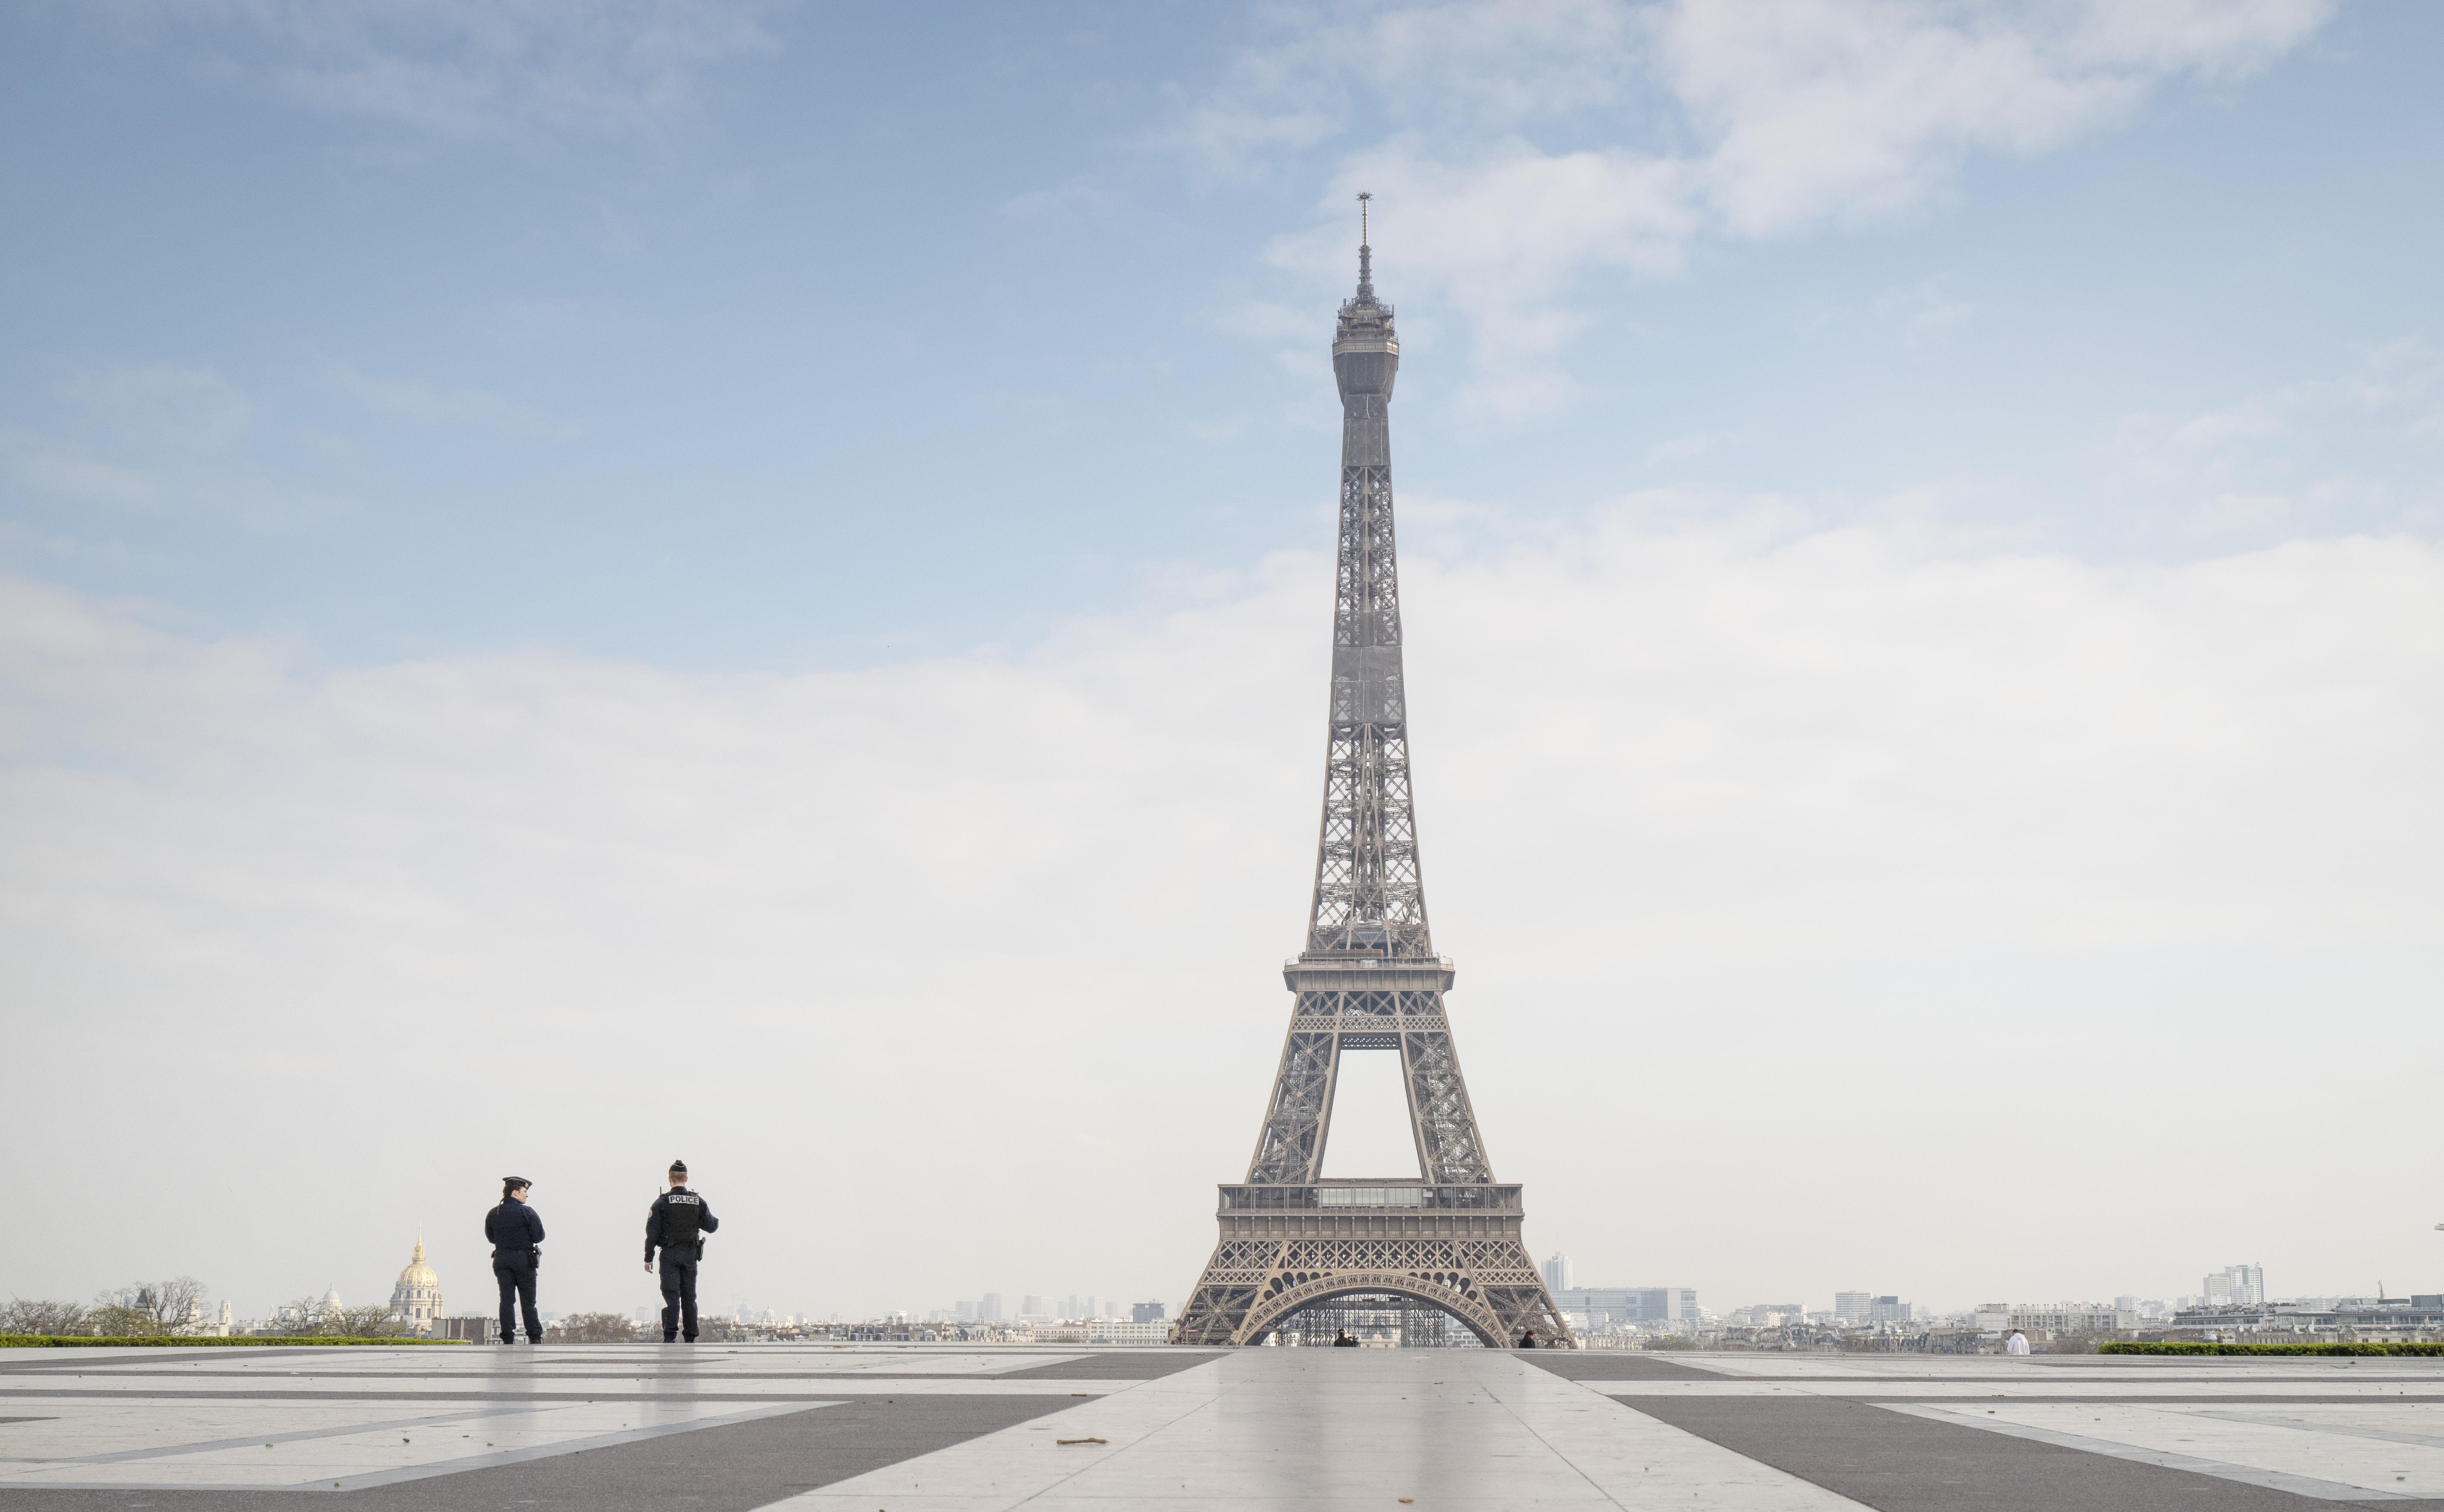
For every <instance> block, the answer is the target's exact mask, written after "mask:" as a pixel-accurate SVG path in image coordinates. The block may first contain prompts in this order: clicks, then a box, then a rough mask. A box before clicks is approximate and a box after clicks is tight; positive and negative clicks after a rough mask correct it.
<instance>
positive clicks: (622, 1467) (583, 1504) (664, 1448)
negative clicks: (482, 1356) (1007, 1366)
mask: <svg viewBox="0 0 2444 1512" xmlns="http://www.w3.org/2000/svg"><path fill="white" fill-rule="evenodd" d="M597 1400H601V1398H597ZM1075 1405H1076V1404H1075V1403H1074V1402H1072V1401H1071V1400H1070V1399H1069V1398H1067V1397H1065V1396H934V1397H915V1396H907V1397H901V1398H900V1399H899V1400H898V1401H897V1402H893V1403H888V1404H886V1403H883V1402H880V1401H871V1402H847V1403H842V1405H840V1406H837V1407H825V1408H822V1409H820V1410H812V1411H804V1412H789V1413H785V1414H782V1415H780V1416H777V1417H767V1418H760V1419H757V1420H756V1421H754V1422H750V1423H731V1424H725V1425H723V1426H721V1427H718V1428H708V1429H697V1430H695V1431H694V1432H689V1433H678V1434H673V1435H670V1436H668V1437H664V1438H657V1439H648V1440H645V1441H642V1442H639V1443H633V1444H614V1445H609V1446H606V1447H602V1448H596V1449H586V1450H583V1451H582V1452H579V1453H572V1454H560V1455H554V1456H552V1457H550V1458H548V1459H539V1460H529V1461H527V1462H525V1463H523V1464H518V1465H503V1466H492V1467H491V1468H487V1469H477V1470H467V1471H464V1472H461V1473H458V1474H454V1475H440V1476H434V1477H431V1478H428V1479H424V1480H417V1481H402V1482H399V1483H398V1484H392V1485H380V1486H373V1487H369V1488H367V1489H364V1490H361V1491H349V1492H344V1493H341V1494H342V1496H343V1498H344V1501H343V1502H342V1503H337V1504H341V1505H344V1506H347V1507H351V1508H366V1509H371V1512H445V1509H447V1512H456V1509H475V1508H494V1507H515V1508H518V1509H519V1512H668V1509H670V1508H673V1507H685V1508H687V1509H688V1512H749V1509H750V1508H754V1507H759V1506H764V1505H767V1504H768V1503H773V1502H777V1501H780V1500H781V1499H782V1498H784V1497H788V1496H794V1495H796V1494H797V1493H799V1492H800V1491H807V1490H812V1489H814V1488H815V1487H817V1486H822V1485H830V1484H833V1483H835V1482H838V1481H845V1480H847V1479H849V1478H850V1477H851V1476H857V1475H863V1474H865V1473H866V1472H867V1471H869V1470H878V1469H880V1468H882V1467H883V1466H887V1465H897V1464H898V1463H899V1462H900V1461H902V1460H907V1459H913V1458H915V1457H916V1456H917V1455H920V1454H931V1453H932V1452H934V1451H935V1449H944V1448H949V1447H951V1446H953V1445H954V1444H961V1443H965V1442H966V1441H967V1440H969V1439H972V1438H977V1437H980V1436H982V1435H984V1434H987V1433H992V1432H997V1431H999V1430H1000V1429H1005V1428H1009V1427H1011V1426H1012V1425H1014V1424H1018V1423H1024V1422H1027V1421H1028V1420H1029V1419H1031V1418H1035V1417H1039V1416H1042V1415H1043V1414H1045V1413H1046V1412H1052V1411H1060V1410H1061V1409H1063V1408H1066V1407H1072V1406H1075ZM275 1496H276V1494H274V1495H268V1494H267V1493H265V1492H262V1491H176V1490H154V1489H146V1490H142V1491H75V1490H18V1489H7V1490H0V1508H5V1509H9V1512H18V1509H23V1512H105V1509H109V1512H117V1509H119V1508H124V1507H130V1506H135V1505H139V1504H144V1505H150V1506H153V1507H155V1508H158V1509H160V1512H261V1509H262V1508H263V1507H264V1506H265V1505H266V1504H267V1503H269V1502H271V1501H273V1500H275Z"/></svg>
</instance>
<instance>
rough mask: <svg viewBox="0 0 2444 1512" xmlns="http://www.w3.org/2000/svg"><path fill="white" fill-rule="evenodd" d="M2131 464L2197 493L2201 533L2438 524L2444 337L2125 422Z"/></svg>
mask: <svg viewBox="0 0 2444 1512" xmlns="http://www.w3.org/2000/svg"><path fill="white" fill-rule="evenodd" d="M2439 441H2444V343H2439V342H2438V341H2437V340H2436V338H2435V336H2434V335H2432V334H2421V335H2416V336H2411V337H2404V338H2400V339H2398V340H2395V341H2386V342H2383V343H2380V344H2379V345H2376V346H2373V347H2370V348H2369V349H2367V350H2366V351H2364V352H2362V353H2361V355H2360V358H2359V360H2358V361H2357V362H2355V363H2353V364H2352V365H2351V366H2350V367H2349V368H2347V369H2346V370H2344V371H2342V372H2341V373H2339V374H2334V375H2330V376H2327V377H2324V378H2310V379H2307V380H2305V381H2303V382H2297V383H2287V384H2284V385H2282V386H2281V387H2278V388H2274V389H2269V390H2266V391H2263V392H2259V393H2244V394H2240V395H2236V396H2232V397H2231V399H2229V400H2228V401H2226V402H2224V403H2222V404H2220V405H2217V406H2216V407H2214V408H2213V409H2208V410H2201V411H2197V412H2194V413H2191V414H2186V415H2179V414H2176V415H2133V416H2131V417H2130V418H2129V420H2128V421H2127V423H2126V425H2125V428H2124V449H2125V452H2126V454H2127V456H2128V459H2129V463H2130V470H2131V471H2132V472H2133V473H2134V474H2135V475H2137V476H2138V477H2140V478H2142V479H2144V480H2145V483H2146V486H2147V487H2148V488H2149V489H2152V490H2154V491H2155V492H2156V493H2157V495H2158V496H2160V497H2166V498H2182V497H2185V496H2186V497H2187V498H2189V499H2190V500H2192V501H2194V504H2193V505H2192V507H2191V519H2190V523H2191V525H2192V526H2193V527H2194V529H2196V530H2198V531H2199V532H2201V533H2204V534H2208V535H2230V534H2232V533H2235V532H2250V533H2258V532H2262V531H2263V530H2265V529H2267V528H2268V527H2279V528H2283V529H2286V530H2317V531H2331V530H2334V529H2338V528H2340V529H2368V528H2387V529H2404V528H2407V529H2422V530H2423V529H2430V528H2433V527H2434V526H2435V525H2436V524H2437V523H2438V522H2439V521H2444V473H2439V471H2438V469H2437V465H2436V464H2437V443H2438V442H2439Z"/></svg>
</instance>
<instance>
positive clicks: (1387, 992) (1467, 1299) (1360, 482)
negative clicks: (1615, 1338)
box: [1172, 194, 1571, 1346]
mask: <svg viewBox="0 0 2444 1512" xmlns="http://www.w3.org/2000/svg"><path fill="white" fill-rule="evenodd" d="M1358 197H1359V201H1360V209H1359V215H1360V220H1359V226H1360V230H1359V243H1358V292H1357V293H1356V294H1355V295H1354V296H1352V297H1351V298H1349V299H1347V300H1345V301H1343V302H1342V305H1341V314H1340V319H1339V321H1338V323H1337V324H1336V325H1335V328H1334V331H1333V340H1332V371H1333V377H1334V378H1335V379H1336V380H1337V381H1338V382H1339V384H1340V388H1341V416H1342V420H1341V508H1340V528H1339V537H1340V539H1339V546H1338V562H1337V568H1336V572H1335V580H1334V589H1333V611H1332V693H1331V706H1330V712H1329V716H1328V719H1327V721H1326V729H1327V733H1326V737H1325V745H1324V819H1323V823H1322V826H1321V832H1320V834H1319V835H1318V838H1317V842H1316V861H1315V893H1314V897H1313V901H1312V903H1311V905H1310V906H1309V910H1308V915H1307V931H1306V948H1305V950H1302V951H1300V952H1299V955H1298V958H1297V959H1296V960H1294V961H1291V962H1290V963H1288V965H1287V966H1286V967H1285V968H1283V973H1282V974H1283V979H1284V982H1285V984H1286V985H1287V986H1288V987H1289V989H1290V991H1291V992H1292V993H1293V994H1294V995H1295V999H1296V1001H1295V1005H1294V1006H1293V1007H1292V1009H1291V1015H1290V1026H1289V1033H1288V1035H1287V1038H1286V1040H1285V1041H1284V1042H1283V1046H1282V1060H1281V1069H1280V1070H1279V1072H1278V1073H1276V1075H1275V1077H1274V1079H1273V1093H1272V1097H1271V1100H1270V1101H1269V1102H1268V1105H1267V1107H1266V1112H1265V1120H1264V1126H1263V1128H1262V1129H1261V1131H1260V1132H1259V1133H1258V1134H1257V1136H1256V1152H1255V1155H1254V1157H1253V1158H1252V1159H1251V1160H1250V1162H1249V1165H1248V1177H1247V1180H1246V1181H1245V1182H1244V1183H1242V1184H1240V1185H1237V1186H1226V1187H1224V1188H1222V1189H1221V1206H1220V1211H1219V1215H1218V1216H1219V1220H1220V1224H1221V1238H1220V1241H1219V1243H1218V1244H1216V1245H1215V1246H1214V1250H1213V1259H1212V1260H1210V1261H1208V1262H1207V1263H1206V1267H1205V1274H1204V1277H1203V1278H1202V1279H1201V1280H1200V1281H1199V1282H1197V1285H1196V1290H1195V1292H1194V1295H1192V1296H1191V1298H1190V1299H1189V1301H1188V1305H1187V1306H1186V1307H1185V1308H1184V1309H1182V1310H1181V1313H1180V1318H1179V1324H1178V1326H1177V1327H1176V1329H1174V1330H1173V1332H1172V1341H1173V1342H1175V1343H1181V1344H1257V1343H1262V1342H1264V1340H1265V1339H1266V1337H1268V1336H1269V1335H1271V1334H1272V1333H1273V1332H1274V1331H1275V1330H1276V1329H1278V1328H1280V1327H1281V1326H1282V1324H1283V1322H1284V1321H1285V1320H1286V1319H1287V1318H1290V1317H1291V1315H1293V1314H1295V1313H1298V1312H1300V1311H1301V1310H1303V1309H1305V1308H1308V1307H1313V1306H1316V1305H1318V1304H1320V1303H1324V1302H1327V1301H1330V1300H1334V1299H1336V1298H1342V1297H1350V1296H1361V1295H1362V1296H1391V1297H1401V1298H1407V1299H1410V1300H1414V1301H1418V1302H1423V1303H1425V1304H1427V1305H1429V1306H1432V1307H1435V1308H1438V1309H1440V1310H1442V1311H1443V1312H1445V1313H1448V1314H1450V1315H1451V1316H1452V1317H1453V1318H1456V1319H1458V1320H1459V1321H1460V1322H1461V1323H1462V1324H1464V1325H1465V1326H1466V1327H1467V1328H1468V1329H1469V1331H1470V1332H1472V1333H1473V1334H1474V1335H1475V1336H1476V1337H1478V1338H1479V1339H1481V1340H1483V1341H1484V1342H1485V1343H1487V1344H1490V1345H1495V1346H1502V1345H1508V1344H1515V1343H1517V1342H1518V1341H1519V1339H1520V1337H1521V1336H1522V1335H1523V1334H1525V1333H1531V1332H1532V1333H1533V1334H1534V1335H1535V1337H1536V1342H1538V1343H1539V1344H1546V1345H1551V1344H1567V1343H1569V1342H1571V1339H1570V1335H1569V1331H1568V1329H1567V1328H1566V1327H1565V1325H1564V1324H1563V1322H1562V1319H1561V1316H1560V1314H1559V1313H1557V1312H1556V1311H1555V1309H1554V1307H1553V1300H1552V1298H1551V1297H1550V1296H1549V1295H1547V1294H1546V1290H1545V1282H1544V1278H1543V1277H1542V1276H1541V1275H1540V1274H1539V1273H1538V1272H1537V1269H1536V1265H1535V1263H1534V1262H1533V1261H1532V1260H1530V1259H1529V1258H1528V1250H1527V1247H1526V1245H1525V1244H1524V1243H1523V1241H1522V1239H1521V1237H1520V1225H1521V1223H1522V1221H1523V1218H1524V1216H1525V1214H1524V1209H1523V1208H1522V1205H1521V1202H1520V1193H1519V1189H1518V1188H1517V1187H1515V1186H1510V1187H1506V1186H1500V1185H1497V1184H1496V1183H1495V1182H1494V1179H1493V1168H1492V1166H1491V1164H1490V1161H1489V1160H1488V1159H1487V1156H1486V1153H1485V1141H1484V1139H1483V1137H1482V1136H1481V1135H1480V1134H1478V1132H1477V1126H1476V1114H1475V1111H1474V1110H1473V1109H1472V1107H1471V1106H1470V1103H1469V1097H1468V1083H1467V1082H1466V1081H1465V1080H1464V1079H1462V1078H1461V1076H1460V1069H1459V1057H1458V1054H1457V1052H1456V1051H1455V1050H1454V1049H1453V1043H1452V1032H1451V1024H1450V1021H1449V1020H1448V1019H1447V1018H1446V1017H1445V1014H1444V1011H1443V994H1444V993H1446V992H1448V991H1450V990H1451V986H1452V980H1453V969H1452V964H1451V963H1450V962H1449V961H1447V960H1444V959H1443V958H1442V957H1440V956H1437V955H1436V954H1435V946H1434V935H1433V932H1432V931H1430V930H1429V929H1428V927H1427V923H1426V894H1425V879H1424V873H1423V870H1422V868H1421V866H1420V864H1419V862H1418V857H1417V826H1416V811H1415V808H1414V806H1413V800H1412V795H1411V790H1410V782H1409V724H1408V702H1407V696H1406V692H1405V689H1404V683H1403V670H1402V666H1401V658H1400V574H1399V561H1398V552H1397V550H1396V549H1395V543H1394V536H1393V523H1392V433H1391V420H1390V410H1391V403H1392V384H1393V381H1394V379H1395V378H1397V377H1398V374H1399V370H1400V341H1399V334H1398V330H1397V329H1396V328H1395V326H1394V324H1393V320H1392V306H1391V305H1389V304H1384V303H1382V302H1381V301H1380V300H1379V299H1377V298H1376V297H1375V269H1374V249H1373V247H1372V246H1371V245H1370V243H1371V238H1370V236H1369V234H1368V227H1367V219H1366V210H1367V206H1366V201H1367V200H1368V199H1369V198H1370V197H1371V196H1369V195H1365V194H1361V195H1360V196H1358ZM1350 1050H1389V1051H1397V1052H1398V1054H1399V1057H1400V1069H1401V1082H1402V1085H1403V1087H1404V1088H1405V1089H1406V1093H1407V1102H1408V1109H1409V1124H1410V1132H1411V1134H1412V1136H1413V1138H1414V1140H1415V1143H1416V1154H1417V1171H1416V1174H1415V1175H1406V1176H1392V1177H1382V1178H1368V1179H1359V1180H1351V1179H1333V1180H1326V1179H1325V1178H1324V1142H1325V1138H1326V1135H1327V1134H1329V1133H1330V1131H1331V1125H1332V1097H1333V1089H1334V1085H1335V1083H1336V1081H1337V1080H1338V1078H1339V1075H1340V1069H1341V1057H1342V1052H1344V1051H1350Z"/></svg>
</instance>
